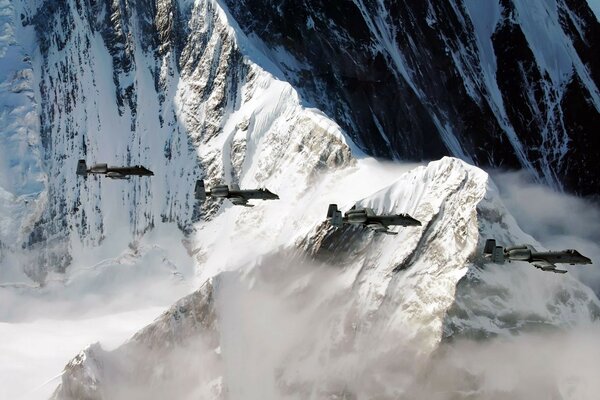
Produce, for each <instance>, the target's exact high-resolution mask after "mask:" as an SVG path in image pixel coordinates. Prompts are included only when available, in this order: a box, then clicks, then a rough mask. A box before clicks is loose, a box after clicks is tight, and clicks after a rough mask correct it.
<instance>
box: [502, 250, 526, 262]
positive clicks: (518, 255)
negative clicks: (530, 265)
mask: <svg viewBox="0 0 600 400" xmlns="http://www.w3.org/2000/svg"><path fill="white" fill-rule="evenodd" d="M506 253H507V254H506V255H507V256H508V258H509V259H510V260H516V261H528V260H530V259H531V250H529V249H511V250H508V251H507V252H506Z"/></svg>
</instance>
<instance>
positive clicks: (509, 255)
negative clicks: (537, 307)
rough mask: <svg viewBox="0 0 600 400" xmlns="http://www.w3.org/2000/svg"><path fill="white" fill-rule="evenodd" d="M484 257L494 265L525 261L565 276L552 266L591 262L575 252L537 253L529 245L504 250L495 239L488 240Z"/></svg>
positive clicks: (563, 272) (543, 269) (561, 271)
mask: <svg viewBox="0 0 600 400" xmlns="http://www.w3.org/2000/svg"><path fill="white" fill-rule="evenodd" d="M483 254H484V256H486V257H488V258H490V259H491V260H492V262H494V263H496V264H503V263H504V261H506V260H508V262H511V261H525V262H528V263H531V264H533V266H534V267H536V268H538V269H541V270H542V271H546V272H554V273H557V274H565V273H567V271H565V270H563V269H557V268H556V265H554V264H571V265H575V264H591V263H592V260H590V259H589V258H587V257H585V256H583V255H581V254H580V253H579V252H578V251H577V250H573V249H569V250H562V251H537V250H536V249H535V248H534V247H533V246H531V245H529V244H524V245H519V246H513V247H507V248H504V247H502V246H496V240H495V239H488V240H487V241H486V242H485V247H484V249H483Z"/></svg>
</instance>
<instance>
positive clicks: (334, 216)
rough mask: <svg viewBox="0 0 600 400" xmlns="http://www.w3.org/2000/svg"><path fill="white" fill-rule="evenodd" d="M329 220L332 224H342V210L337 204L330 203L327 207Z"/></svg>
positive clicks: (338, 225) (337, 225)
mask: <svg viewBox="0 0 600 400" xmlns="http://www.w3.org/2000/svg"><path fill="white" fill-rule="evenodd" d="M327 220H328V221H329V222H330V223H331V225H333V226H336V227H340V226H342V212H341V211H339V210H338V207H337V204H330V205H329V208H328V209H327Z"/></svg>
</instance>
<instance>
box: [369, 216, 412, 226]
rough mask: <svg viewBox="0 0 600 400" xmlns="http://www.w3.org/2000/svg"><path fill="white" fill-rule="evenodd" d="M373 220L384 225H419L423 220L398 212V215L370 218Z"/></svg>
mask: <svg viewBox="0 0 600 400" xmlns="http://www.w3.org/2000/svg"><path fill="white" fill-rule="evenodd" d="M370 219H372V220H373V221H376V222H379V223H381V224H384V225H398V226H419V225H421V222H420V221H418V220H416V219H414V218H413V217H411V216H410V215H408V214H396V215H378V216H376V217H373V218H370Z"/></svg>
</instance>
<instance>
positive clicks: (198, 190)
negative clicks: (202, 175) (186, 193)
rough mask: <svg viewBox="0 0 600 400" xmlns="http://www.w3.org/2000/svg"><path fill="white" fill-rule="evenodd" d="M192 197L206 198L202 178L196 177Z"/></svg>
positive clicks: (197, 198)
mask: <svg viewBox="0 0 600 400" xmlns="http://www.w3.org/2000/svg"><path fill="white" fill-rule="evenodd" d="M194 197H195V198H196V200H202V201H204V200H206V188H205V187H204V180H203V179H198V180H197V181H196V187H195V188H194Z"/></svg>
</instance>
